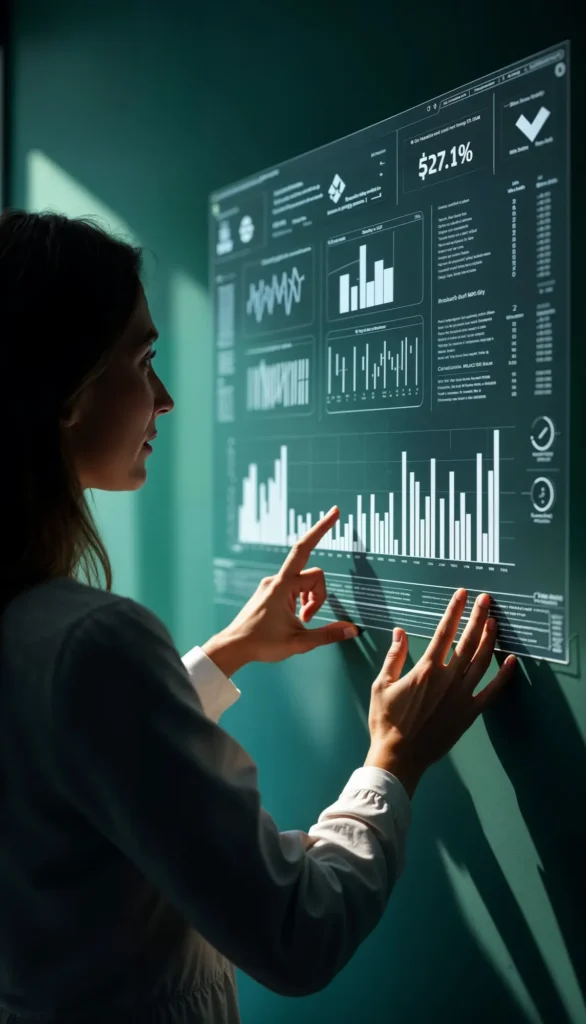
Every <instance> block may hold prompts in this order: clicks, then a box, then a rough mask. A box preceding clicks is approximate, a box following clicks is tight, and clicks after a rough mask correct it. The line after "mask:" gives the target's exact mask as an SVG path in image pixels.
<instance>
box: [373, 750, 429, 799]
mask: <svg viewBox="0 0 586 1024" xmlns="http://www.w3.org/2000/svg"><path fill="white" fill-rule="evenodd" d="M364 765H365V767H369V768H382V769H383V771H385V772H389V774H390V775H394V777H395V778H396V779H398V780H399V782H400V783H401V785H402V786H403V789H404V790H405V791H406V793H407V795H408V796H409V799H410V800H412V799H413V795H414V793H415V790H416V789H417V786H418V784H419V782H420V781H421V777H422V775H423V772H424V770H425V769H424V768H422V767H420V766H417V765H415V764H413V763H412V762H410V761H409V759H408V758H407V757H405V756H404V755H400V754H398V753H396V752H394V751H392V750H388V749H385V748H384V747H377V746H371V748H370V750H369V751H368V754H367V756H366V760H365V762H364Z"/></svg>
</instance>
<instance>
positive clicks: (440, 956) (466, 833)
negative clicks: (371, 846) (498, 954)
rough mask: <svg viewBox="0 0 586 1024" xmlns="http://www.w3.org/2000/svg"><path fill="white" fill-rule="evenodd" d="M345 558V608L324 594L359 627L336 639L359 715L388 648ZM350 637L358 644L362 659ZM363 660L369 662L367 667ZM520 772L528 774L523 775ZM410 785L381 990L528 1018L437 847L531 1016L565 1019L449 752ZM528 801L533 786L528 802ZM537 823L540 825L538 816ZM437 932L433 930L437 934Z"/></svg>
mask: <svg viewBox="0 0 586 1024" xmlns="http://www.w3.org/2000/svg"><path fill="white" fill-rule="evenodd" d="M353 558H354V570H353V571H352V572H351V573H350V575H351V577H352V581H353V591H354V602H355V614H354V615H352V614H351V613H349V610H348V609H346V608H345V607H344V606H343V604H342V603H341V602H340V600H339V599H337V598H336V597H335V596H333V595H332V596H330V597H329V602H330V606H331V608H332V611H333V613H334V614H335V616H336V617H338V618H343V619H348V618H352V619H353V621H355V622H356V623H357V624H359V625H361V626H362V627H363V629H364V632H363V635H362V637H361V639H360V640H359V641H357V642H355V641H353V642H351V643H350V644H343V645H341V651H342V655H343V657H344V660H345V661H346V664H347V667H348V675H349V677H350V681H351V685H352V688H353V690H354V693H355V695H356V698H357V700H358V701H359V703H360V705H361V707H362V710H363V713H365V714H366V715H368V706H369V700H370V687H371V684H372V681H373V679H374V677H375V675H376V673H377V672H378V671H379V669H380V667H381V665H382V661H383V659H384V656H385V654H386V652H387V650H388V647H389V643H390V640H391V634H390V632H387V631H385V630H380V629H375V630H368V628H367V627H365V626H364V624H365V623H367V622H368V621H369V610H368V607H367V606H365V605H364V600H365V599H364V593H365V586H364V583H365V580H366V581H367V583H368V587H367V588H366V589H367V590H368V593H369V602H370V601H373V600H374V601H376V602H377V604H379V606H380V609H381V610H382V609H384V608H385V607H386V600H385V596H384V591H383V588H382V587H381V585H380V583H379V581H378V579H377V577H376V574H375V572H374V570H373V567H372V564H371V563H370V562H369V561H368V560H367V559H366V558H365V557H364V555H363V554H361V553H358V552H355V553H354V555H353ZM358 578H360V580H361V585H360V586H359V587H358V586H356V582H357V579H358ZM388 621H389V630H390V629H391V628H392V626H393V625H400V621H399V619H397V620H396V621H394V620H393V619H392V618H391V615H390V614H389V615H388ZM360 645H363V649H366V650H368V652H369V659H368V661H367V660H366V659H365V657H364V654H362V653H361V650H360ZM369 662H373V663H374V669H373V665H372V664H370V663H369ZM412 665H413V661H412V659H411V658H410V657H409V656H408V658H407V662H406V664H405V668H404V670H403V671H404V672H407V671H409V669H410V668H411V667H412ZM503 717H505V716H503ZM506 745H507V744H506V743H505V746H506ZM517 767H518V766H517ZM524 777H525V778H526V779H527V780H528V779H529V776H528V775H525V776H524ZM528 785H529V782H528ZM420 790H421V792H419V793H418V795H417V799H416V801H415V804H414V818H415V819H416V820H414V822H413V826H412V833H414V835H413V836H412V840H411V841H412V843H414V842H416V844H417V846H416V849H413V850H411V849H410V850H409V855H408V867H407V871H406V877H405V883H406V884H405V886H404V887H401V886H399V887H398V889H397V893H396V894H395V895H394V896H393V900H392V903H393V905H394V908H395V913H393V914H389V915H387V921H388V929H389V932H390V933H391V934H394V933H395V931H396V932H398V933H400V936H401V941H400V944H399V946H398V950H397V952H394V954H393V956H394V958H395V959H394V961H393V971H392V972H389V971H388V966H387V967H385V965H384V963H383V964H381V965H380V967H381V970H382V971H383V976H384V977H385V978H387V979H388V980H387V984H388V986H389V988H390V989H393V988H397V989H398V991H397V992H395V993H389V994H392V998H393V1001H394V1003H395V1006H398V1005H400V1004H401V994H402V991H403V989H404V986H405V985H406V986H407V988H408V989H409V994H408V997H407V1000H408V1005H409V1006H410V1010H409V1014H410V1016H409V1019H413V1020H415V1019H419V1017H418V1013H421V1014H422V1015H423V1016H422V1018H421V1019H427V1017H428V1016H429V1012H430V1005H429V998H430V992H433V993H434V1004H435V1005H434V1007H433V1009H434V1012H435V1014H441V1013H443V1014H445V1015H446V1017H445V1019H449V1020H450V1021H451V1022H453V1024H460V1022H462V1024H468V1022H469V1021H470V1020H471V1019H472V1016H473V1019H474V1021H475V1024H484V1022H486V1024H494V1021H495V1020H504V1021H506V1022H507V1024H516V1022H519V1024H521V1022H523V1024H524V1022H525V1021H527V1020H528V1019H529V1017H528V1015H527V1014H526V1012H525V1010H524V1009H523V1007H522V1005H521V1003H520V1002H519V1001H518V999H517V998H516V997H515V995H514V994H513V992H512V990H511V989H510V988H509V987H508V986H507V985H506V983H505V982H504V981H503V979H502V976H501V974H500V973H499V972H498V971H497V970H496V969H495V967H494V965H493V963H492V962H491V959H490V958H489V956H487V954H486V952H485V949H484V948H483V947H482V946H481V944H480V943H479V941H478V939H477V937H476V935H475V934H474V932H473V931H471V930H470V928H469V926H468V923H467V921H466V918H465V916H464V914H463V913H462V910H461V908H460V904H459V902H458V901H457V900H456V898H455V895H454V890H453V888H452V884H451V882H450V879H449V878H448V875H447V872H446V868H445V863H444V860H443V859H442V855H441V853H440V847H443V850H444V851H445V853H447V855H448V856H449V858H450V860H451V861H452V863H453V864H455V865H456V866H457V867H458V868H459V869H460V870H461V871H462V872H464V873H465V872H468V873H469V874H470V876H471V878H472V880H473V882H474V885H475V886H476V889H477V891H478V893H479V896H480V898H481V900H482V902H483V903H484V906H485V908H486V910H487V912H488V914H489V916H490V917H491V919H492V922H493V924H494V927H495V928H496V930H497V931H498V933H499V936H500V938H501V941H502V942H503V943H504V946H505V948H506V950H507V952H508V954H509V956H510V958H511V960H512V961H513V963H514V965H515V967H516V969H517V971H518V973H519V976H520V978H521V979H522V981H523V984H524V985H525V988H526V989H527V991H528V992H529V994H530V996H531V999H532V1000H533V1002H534V1004H535V1007H536V1008H537V1010H538V1012H539V1014H540V1018H541V1020H542V1021H544V1022H546V1021H547V1022H550V1021H551V1022H553V1021H555V1022H556V1024H570V1018H569V1016H568V1013H567V1011H566V1009H565V1006H564V1004H563V1003H562V1002H561V1000H560V998H559V995H558V992H557V989H556V987H555V985H554V983H553V981H552V978H551V975H550V972H549V970H548V966H547V963H546V962H545V961H544V959H543V957H542V954H541V951H540V949H539V947H538V946H537V944H536V942H535V939H534V937H533V935H532V933H531V930H530V929H529V927H528V924H527V921H526V920H525V917H524V916H523V914H522V912H521V910H520V908H519V905H518V903H517V899H516V897H515V896H514V894H513V893H512V891H511V889H510V887H509V884H508V882H507V880H506V878H505V876H504V874H503V871H502V869H501V867H500V865H499V863H498V861H497V859H496V857H495V855H494V853H493V850H492V848H491V846H490V844H489V843H488V841H487V838H486V835H485V833H484V829H483V827H482V823H481V821H480V819H479V817H478V814H477V812H476V808H475V806H474V803H473V801H472V798H471V796H470V793H469V791H468V789H467V788H466V787H465V785H464V784H463V782H462V780H461V778H460V776H459V774H458V773H457V772H456V770H455V768H454V766H453V764H452V762H451V760H450V758H449V757H445V758H443V759H442V761H441V762H440V763H439V764H437V765H434V766H433V768H432V769H430V771H429V772H428V773H427V774H426V777H425V779H424V780H423V782H422V784H421V787H420ZM537 800H538V794H536V797H535V801H534V804H536V802H537ZM542 827H543V829H544V830H546V829H547V823H544V824H543V826H542ZM409 901H410V903H411V905H410V904H409ZM414 904H415V905H414ZM414 922H416V923H414ZM438 937H441V941H440V942H438ZM397 957H398V959H397ZM421 964H425V979H423V984H422V985H421V986H420V988H421V990H422V992H421V993H420V992H419V991H418V989H419V987H418V986H415V987H413V986H412V985H411V984H410V981H409V979H412V977H413V971H414V970H417V971H419V970H420V969H421V968H420V966H418V965H421ZM479 997H480V998H479ZM419 1000H421V1001H420V1002H419ZM389 1016H391V1014H390V1011H389ZM399 1016H400V1014H399ZM395 1019H397V1018H395Z"/></svg>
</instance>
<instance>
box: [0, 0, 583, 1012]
mask: <svg viewBox="0 0 586 1024" xmlns="http://www.w3.org/2000/svg"><path fill="white" fill-rule="evenodd" d="M570 9H571V5H570V3H569V2H563V3H562V2H558V3H556V4H555V5H553V4H552V3H550V2H543V0H542V2H534V3H532V4H531V5H530V4H529V3H526V4H520V3H517V4H515V3H506V2H504V0H498V2H493V3H491V4H489V3H482V4H475V5H474V8H473V9H466V8H465V7H464V5H456V4H451V3H443V4H438V3H437V2H436V0H419V2H414V3H404V4H402V5H396V4H392V3H386V4H384V5H383V4H375V3H371V2H368V0H364V2H363V3H361V4H360V5H353V4H350V3H348V2H346V0H340V2H338V3H326V2H325V0H322V2H321V3H319V2H313V3H309V2H307V0H301V2H299V3H297V4H296V5H294V6H293V5H285V4H279V3H276V2H274V0H273V2H272V3H269V2H266V0H263V2H259V3H252V4H250V3H242V2H241V3H238V2H237V0H227V2H225V3H215V4H212V3H211V2H210V3H208V4H206V5H204V4H200V3H196V2H191V3H190V2H187V0H184V2H179V0H166V2H162V0H161V2H159V3H155V2H154V0H151V2H146V0H143V2H139V0H102V2H100V3H99V4H98V3H93V2H92V3H90V2H82V0H77V2H75V0H52V2H51V3H47V2H44V0H17V2H16V3H15V4H14V16H13V25H12V30H11V54H10V66H9V78H8V85H9V88H10V105H9V114H10V131H9V141H10V143H11V159H10V165H9V171H10V175H9V178H10V181H9V201H10V203H11V204H12V205H16V206H25V207H28V208H31V209H40V208H47V207H51V208H56V209H59V210H64V211H65V212H68V213H71V214H88V213H89V214H96V215H98V216H99V217H100V219H101V221H102V222H105V223H106V224H107V225H108V226H109V227H111V228H112V229H114V230H116V231H121V232H124V233H125V234H129V235H130V236H131V237H132V238H133V239H135V240H136V241H138V242H139V243H141V244H143V245H145V246H146V247H147V248H148V250H149V251H148V253H147V279H146V284H147V291H148V295H149V299H150V302H151V308H152V312H153V315H154V318H155V321H156V323H157V326H158V327H159V329H160V332H161V343H160V345H159V355H158V358H157V368H158V370H159V372H160V373H161V374H162V376H163V378H164V380H165V382H166V383H167V385H168V387H169V389H170V390H171V393H172V394H173V396H174V398H175V400H176V410H175V412H174V413H173V415H172V416H170V417H167V420H166V422H164V423H162V424H161V428H160V434H159V438H158V440H157V444H156V449H155V453H154V454H153V455H152V456H151V457H150V459H149V463H148V466H149V479H148V482H147V484H146V485H145V487H144V488H143V489H142V490H141V491H140V492H138V493H135V494H118V495H117V494H100V495H97V497H96V504H97V512H98V519H99V522H100V524H101V526H102V528H103V532H104V535H105V539H106V542H107V544H108V547H109V550H110V552H111V555H112V559H113V564H114V570H115V589H116V590H117V591H118V592H120V593H123V594H129V595H130V596H132V597H134V598H136V599H138V600H140V601H142V602H143V603H144V604H146V605H148V606H149V607H151V608H152V609H153V610H154V611H156V612H157V613H158V614H159V615H160V616H161V617H162V618H163V620H164V621H165V622H166V623H167V625H168V626H169V628H170V629H171V631H172V633H173V635H174V637H175V639H176V642H177V645H178V647H179V648H180V649H181V651H183V650H185V649H187V648H189V647H191V646H193V644H195V643H197V642H201V641H202V640H204V639H205V638H206V636H207V635H209V634H210V633H211V632H213V630H214V628H215V623H214V611H213V607H212V601H211V575H212V573H211V535H212V522H213V516H214V509H213V506H212V501H211V493H212V490H211V489H212V472H213V465H212V443H211V442H212V437H211V424H212V380H213V366H212V349H211V344H210V331H209V308H208V300H207V294H206V288H207V238H206V230H207V229H206V197H207V194H208V192H209V191H210V190H211V189H212V188H214V187H217V186H221V185H223V184H228V183H229V182H230V181H232V180H234V179H237V178H240V177H242V176H244V175H246V174H248V173H250V172H253V171H255V170H258V169H260V168H262V167H263V166H266V165H268V164H274V163H276V162H278V161H280V160H283V159H285V158H287V157H289V156H293V155H295V154H296V153H299V152H302V151H304V150H306V149H309V148H312V147H314V146H316V145H320V144H322V143H324V142H328V141H330V140H332V139H335V138H336V137H339V136H340V135H343V134H346V133H348V132H350V131H353V130H357V129H359V128H361V127H363V126H364V125H366V124H368V123H373V122H374V121H377V120H380V119H382V118H384V117H387V116H389V115H390V114H393V113H395V112H397V111H400V110H402V109H404V108H406V107H408V106H411V105H413V104H415V103H418V102H420V101H423V100H426V99H428V98H431V97H432V96H434V95H436V94H438V93H440V92H443V91H445V90H448V89H452V88H455V87H457V86H459V85H461V84H463V83H464V82H466V81H468V80H470V79H473V78H476V77H478V76H480V75H483V74H486V73H490V72H491V71H493V70H496V69H497V68H498V67H501V66H503V65H505V64H507V63H510V62H512V61H514V60H517V59H520V58H522V57H524V56H527V55H529V54H530V53H532V52H534V51H535V50H537V49H540V48H542V47H545V46H549V45H550V44H554V43H557V42H560V41H562V40H563V39H565V38H567V37H568V36H570V37H572V41H573V43H574V52H573V66H574V68H575V69H576V68H577V69H578V70H577V71H576V72H575V73H574V79H573V83H572V86H573V107H574V125H575V126H577V125H578V124H579V123H580V122H581V123H582V124H583V113H581V110H583V107H581V105H580V100H581V97H582V95H583V92H584V90H583V77H582V76H583V72H582V66H583V63H584V54H583V52H582V51H581V50H580V47H579V45H578V31H577V28H576V26H575V25H574V24H572V23H571V22H572V15H571V14H570ZM576 11H577V5H576ZM576 19H577V13H576V15H575V16H574V20H576ZM573 175H574V182H576V181H579V180H582V181H583V179H584V144H583V142H582V141H581V139H580V138H579V131H575V132H574V149H573ZM583 228H584V199H583V196H582V194H581V193H580V191H579V190H578V189H577V188H574V191H573V236H574V240H575V244H574V253H573V258H574V280H575V282H578V285H577V286H576V287H575V289H574V290H575V293H578V294H580V293H581V286H580V281H581V280H582V278H583V275H584V269H585V268H584V257H583V256H582V255H581V252H580V237H581V236H582V237H583V235H584V230H583ZM573 323H574V344H573V350H572V357H573V374H572V386H573V411H572V475H573V487H572V516H571V519H572V522H571V529H572V540H571V574H572V575H571V632H572V640H571V663H570V665H569V666H567V667H562V668H556V670H555V672H554V671H553V670H552V668H551V667H550V666H548V665H547V664H545V663H543V664H536V663H531V662H527V663H526V664H525V665H524V671H523V672H522V673H521V674H520V676H519V678H518V680H517V681H516V683H515V684H514V686H513V687H511V689H510V692H509V693H508V694H507V696H506V697H504V698H502V699H501V701H500V702H499V705H498V707H497V708H496V709H494V710H493V711H492V712H491V713H490V715H488V716H487V717H486V720H485V721H484V722H478V723H477V724H476V725H475V726H474V728H473V729H472V730H471V731H470V732H469V733H468V734H467V735H466V736H465V737H464V738H463V739H462V741H461V742H460V743H459V744H458V746H457V747H456V749H455V750H454V751H453V753H452V755H451V756H450V757H449V758H446V759H445V760H444V761H443V762H442V763H441V764H439V765H437V766H436V767H434V768H433V769H432V770H431V771H430V772H429V773H428V775H427V776H426V778H425V779H424V781H423V783H422V785H421V788H420V790H419V791H418V793H417V796H416V799H415V801H414V808H413V825H412V829H411V833H410V840H409V851H408V867H407V869H406V872H405V875H404V876H403V878H402V880H401V882H400V883H399V885H398V887H397V890H396V892H395V894H394V895H393V898H392V900H391V904H390V906H389V909H388V910H387V912H386V914H385V917H384V919H383V921H382V922H381V924H380V925H379V927H378V928H377V929H376V931H375V932H374V934H373V935H372V936H371V937H370V938H369V939H368V940H367V942H366V943H365V944H364V945H363V946H362V947H361V949H360V950H359V952H358V953H357V955H356V957H355V958H354V960H353V961H352V962H351V964H350V965H349V966H348V967H347V968H346V970H345V971H343V972H342V974H341V975H340V976H339V977H338V978H337V979H336V980H335V982H334V983H333V984H332V985H331V986H330V987H329V988H328V989H327V990H326V991H325V992H323V993H320V994H318V995H316V996H312V997H310V998H307V999H305V1000H302V1001H299V1000H287V999H282V998H280V997H278V996H276V995H274V994H273V993H269V992H267V991H265V990H263V989H262V988H260V987H259V986H258V985H256V984H255V983H253V982H252V981H250V980H249V979H248V978H245V977H243V976H242V975H240V976H239V985H240V994H241V1006H242V1015H243V1020H244V1021H245V1022H247V1021H248V1022H254V1024H265V1022H266V1024H269V1022H271V1024H273V1022H275V1021H279V1022H289V1021H297V1020H298V1019H300V1017H301V1015H303V1019H304V1020H305V1021H306V1022H307V1024H312V1022H314V1021H315V1022H318V1021H319V1022H323V1021H330V1020H337V1021H343V1022H346V1021H348V1022H362V1021H364V1022H369V1024H379V1022H381V1024H382V1022H385V1024H386V1022H389V1024H390V1022H393V1024H407V1022H408V1024H419V1022H423V1021H428V1020H432V1019H433V1020H436V1021H442V1022H443V1021H445V1022H469V1021H477V1022H485V1021H486V1022H493V1021H495V1022H496V1021H505V1022H507V1024H508V1022H525V1021H531V1022H542V1024H557V1022H560V1024H566V1022H572V1024H582V1022H585V1021H586V1010H585V1004H584V993H585V990H586V954H585V945H584V933H585V930H586V926H585V923H584V922H585V893H586V828H585V820H584V817H585V816H584V808H585V807H586V770H585V768H586V762H585V751H584V732H585V724H586V723H585V719H586V713H585V712H586V698H585V691H584V678H583V675H582V669H581V665H582V659H583V656H584V648H583V642H584V641H583V637H582V636H581V635H580V625H581V622H582V620H583V616H584V613H585V611H586V577H585V569H586V544H585V534H584V528H583V506H584V499H585V498H586V494H585V491H584V484H583V477H582V476H581V463H582V453H581V450H580V449H581V438H583V437H584V428H585V418H586V413H585V405H584V402H583V398H582V394H583V390H584V385H585V380H586V373H585V357H584V350H583V345H582V339H581V338H580V336H579V335H578V337H576V333H577V332H578V331H580V328H581V324H580V320H579V316H578V311H577V310H576V308H574V315H573ZM58 329H59V325H58V324H51V325H48V336H49V337H51V336H55V335H57V334H58ZM5 386H6V382H5ZM560 555H561V553H560ZM216 628H217V627H216ZM422 649H423V644H422V642H421V641H417V640H414V641H412V643H411V654H412V656H413V657H418V656H419V654H420V653H421V651H422ZM383 653H384V652H383V650H382V648H381V646H380V640H379V639H378V638H377V637H376V636H373V637H370V636H368V635H366V636H365V637H364V638H363V639H362V640H361V641H360V643H357V644H354V645H352V646H348V645H346V646H345V647H344V648H338V649H336V650H327V651H324V650H322V651H319V652H316V653H314V654H312V655H307V656H305V659H304V661H303V663H301V662H300V661H299V660H296V661H293V662H288V663H286V664H284V665H281V666H251V667H249V668H248V669H246V670H244V671H243V672H242V673H241V675H240V677H239V679H238V682H239V685H240V687H241V689H242V691H243V695H242V698H241V700H240V702H239V703H238V704H237V705H236V706H235V707H234V708H233V709H231V710H230V711H229V712H228V713H227V715H226V718H225V721H224V725H225V726H226V728H228V729H229V730H230V731H231V732H232V733H233V734H234V735H235V736H236V737H237V738H238V739H239V740H240V742H242V743H243V744H244V745H245V746H246V747H247V749H248V750H249V751H250V753H251V754H252V756H253V757H254V758H255V759H256V761H257V762H258V765H259V772H260V784H261V789H262V793H263V799H264V803H265V805H266V806H267V808H268V809H269V810H270V811H271V813H272V814H273V815H274V816H275V817H276V818H277V820H278V822H279V824H280V826H281V827H282V828H295V827H301V828H307V827H309V825H310V824H311V823H312V821H313V820H314V819H315V817H316V816H317V814H318V813H319V811H320V809H321V808H322V807H323V806H324V805H325V804H327V803H329V802H330V801H331V800H332V799H333V798H335V796H336V795H337V793H338V792H339V790H340V788H341V786H342V785H343V783H344V781H345V779H346V777H347V776H348V775H349V773H350V772H351V771H352V769H353V768H354V767H356V766H357V765H358V764H360V763H361V759H362V758H363V756H364V754H365V751H366V748H367V742H368V740H367V731H366V708H367V704H368V690H369V684H370V681H371V680H372V678H373V676H374V674H375V671H376V670H377V669H378V666H379V665H380V662H381V660H382V657H383ZM196 800H197V796H196V794H194V812H195V813H196ZM194 871H197V864H194Z"/></svg>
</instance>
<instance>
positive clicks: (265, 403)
mask: <svg viewBox="0 0 586 1024" xmlns="http://www.w3.org/2000/svg"><path fill="white" fill-rule="evenodd" d="M240 365H241V373H242V375H241V385H240V387H239V389H238V407H239V411H240V412H241V414H242V415H244V416H246V417H247V419H252V420H256V421H257V422H261V421H263V420H267V419H271V418H272V417H279V416H281V417H282V416H287V417H288V416H303V415H308V414H310V413H311V412H312V410H313V405H314V375H315V339H314V338H312V337H310V336H307V337H303V338H295V339H292V340H291V341H288V340H287V341H278V342H275V343H274V344H272V345H269V344H261V345H254V346H252V347H249V348H247V349H245V351H244V352H243V353H242V355H241V356H240Z"/></svg>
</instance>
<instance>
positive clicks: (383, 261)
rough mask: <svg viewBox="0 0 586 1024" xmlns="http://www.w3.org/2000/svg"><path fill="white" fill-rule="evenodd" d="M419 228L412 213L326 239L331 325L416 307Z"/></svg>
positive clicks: (417, 216)
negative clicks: (349, 318)
mask: <svg viewBox="0 0 586 1024" xmlns="http://www.w3.org/2000/svg"><path fill="white" fill-rule="evenodd" d="M422 225H423V221H422V218H421V215H420V214H413V215H410V216H408V217H403V218H400V219H398V220H397V221H386V222H383V223H380V224H375V225H372V227H370V228H363V229H362V230H358V231H350V232H347V233H346V234H344V235H341V236H338V237H337V238H331V239H329V240H328V244H327V263H328V267H327V270H328V317H329V319H330V320H335V319H338V318H340V317H351V316H361V315H365V314H369V313H376V312H380V311H381V310H383V309H386V310H389V309H394V308H400V307H402V306H408V305H414V304H416V303H418V302H421V299H422V287H423V268H422V261H423V233H422Z"/></svg>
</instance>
